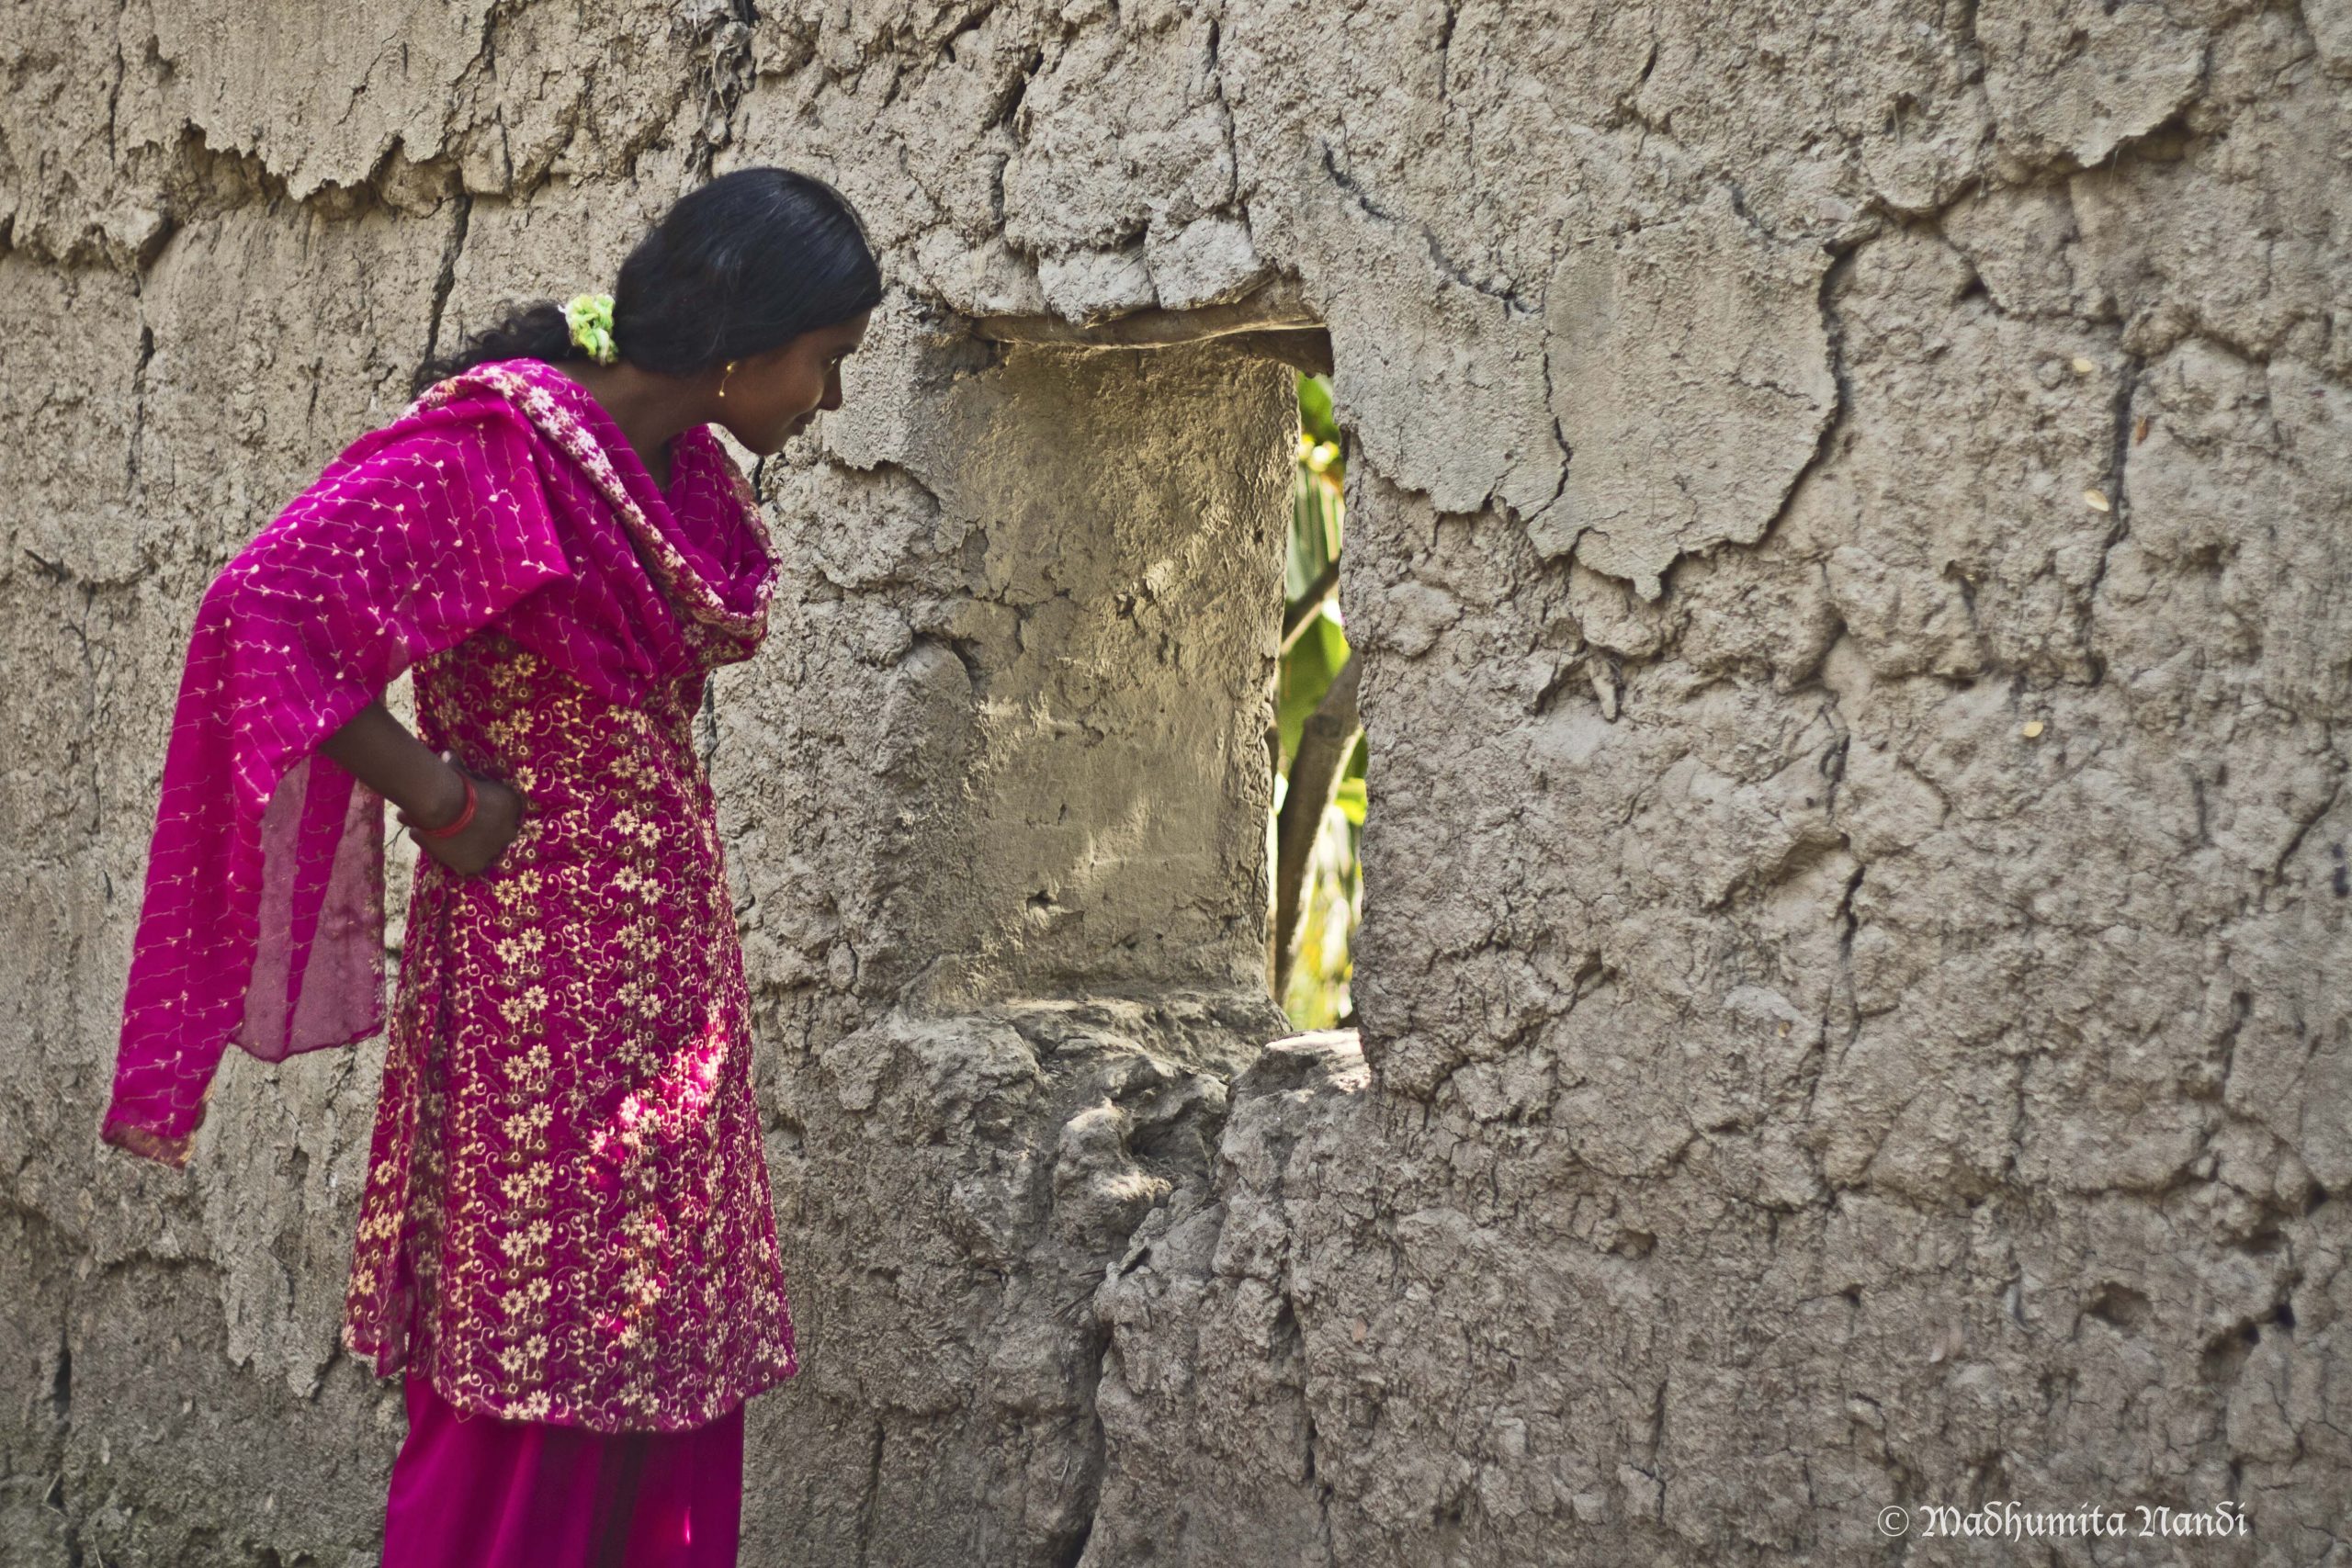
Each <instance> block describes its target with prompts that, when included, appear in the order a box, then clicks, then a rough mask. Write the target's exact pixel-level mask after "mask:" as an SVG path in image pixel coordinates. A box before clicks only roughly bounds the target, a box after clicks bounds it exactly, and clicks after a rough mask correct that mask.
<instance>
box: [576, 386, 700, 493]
mask: <svg viewBox="0 0 2352 1568" xmlns="http://www.w3.org/2000/svg"><path fill="white" fill-rule="evenodd" d="M555 368H556V369H558V370H560V371H561V372H563V374H565V375H566V376H569V377H571V378H572V379H573V380H574V381H577V382H579V383H580V385H581V386H582V387H583V388H585V389H587V392H588V395H589V396H590V397H592V398H594V399H595V400H596V404H597V406H598V407H600V408H602V409H603V410H604V411H605V412H606V413H607V414H609V415H611V416H612V421H613V423H615V424H617V425H619V426H620V427H621V434H623V435H625V436H627V437H628V444H629V446H630V448H631V449H632V450H634V451H635V452H636V453H637V457H638V461H639V462H640V463H642V464H644V465H645V471H646V472H647V473H649V474H650V475H652V476H653V482H654V484H655V485H656V486H657V487H659V488H661V489H662V490H667V489H669V488H670V440H671V437H673V436H674V435H676V434H678V433H679V432H680V431H682V430H684V429H687V428H688V427H689V426H692V425H695V424H699V423H703V422H702V421H700V420H699V419H697V418H695V407H694V397H693V394H692V393H690V392H688V391H687V390H686V389H684V388H683V387H682V386H681V385H680V384H679V382H678V380H677V378H675V377H673V376H657V375H655V374H654V373H653V372H651V371H650V370H640V369H639V368H638V367H636V366H634V365H629V364H620V365H597V364H594V363H592V362H582V361H577V360H565V361H562V362H561V363H560V364H558V365H557V366H556V367H555Z"/></svg>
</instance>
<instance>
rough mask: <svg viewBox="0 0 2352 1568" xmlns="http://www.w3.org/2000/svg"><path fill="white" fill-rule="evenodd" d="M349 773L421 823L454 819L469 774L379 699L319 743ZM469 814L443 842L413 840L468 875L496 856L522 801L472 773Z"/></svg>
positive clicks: (514, 826)
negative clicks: (472, 798) (462, 828)
mask: <svg viewBox="0 0 2352 1568" xmlns="http://www.w3.org/2000/svg"><path fill="white" fill-rule="evenodd" d="M319 750H322V751H323V752H325V753H326V754H327V755H328V756H329V757H331V758H333V759H334V761H336V762H338V763H340V764H342V766H343V768H344V770H345V772H346V773H350V774H351V776H352V777H353V778H356V779H357V780H358V781H359V782H360V783H361V784H366V785H367V786H368V788H369V789H372V790H374V791H375V792H376V793H377V794H378V795H382V796H383V797H384V798H385V799H387V800H389V801H390V802H391V803H392V804H393V805H395V806H397V807H400V808H401V812H402V813H403V814H404V815H405V816H406V817H407V818H408V819H409V820H410V821H411V822H412V823H413V824H414V825H415V826H417V827H420V828H438V827H442V826H444V825H445V824H447V823H450V822H454V821H456V820H457V819H458V813H460V812H462V811H463V810H464V809H465V805H466V775H465V774H464V773H462V772H460V771H459V770H458V768H456V767H454V766H452V765H451V764H450V763H448V762H446V761H442V760H441V758H440V756H439V755H438V754H437V753H436V752H435V750H433V748H431V747H430V746H427V745H426V744H425V743H424V741H422V740H419V739H417V738H416V737H415V736H413V735H412V734H410V733H409V731H408V727H407V726H405V725H403V724H401V721H400V720H399V719H397V718H394V717H393V716H392V715H391V711H390V709H388V708H386V707H385V706H384V704H383V700H382V699H381V698H378V699H377V700H375V701H373V702H371V703H369V704H368V705H367V706H366V707H364V708H361V709H360V710H359V712H358V714H357V716H355V717H354V718H353V719H352V720H351V722H350V723H348V724H346V725H345V726H344V727H343V728H341V729H338V730H336V731H335V732H334V734H333V735H330V736H328V737H327V738H326V739H325V740H324V741H323V742H322V743H321V744H320V747H319ZM474 791H475V796H476V800H475V805H474V819H473V820H472V821H471V822H469V823H468V824H466V829H465V831H463V832H461V833H458V834H457V835H456V836H454V837H452V838H447V839H428V838H425V837H424V836H423V835H421V834H420V835H419V836H418V837H417V840H416V841H417V842H418V843H419V844H421V845H423V846H424V852H426V853H427V854H429V855H431V856H432V857H433V858H434V859H435V860H437V861H439V862H440V863H442V864H444V865H446V866H448V867H449V868H450V869H452V870H454V871H461V872H464V873H466V874H469V875H470V874H473V873H475V872H478V871H481V870H482V869H483V868H484V867H486V866H488V865H490V864H491V863H492V862H493V861H495V860H497V859H498V856H499V853H500V852H501V851H503V850H504V849H505V848H506V845H507V843H508V841H509V840H512V839H513V838H514V837H515V829H517V828H518V827H520V826H521V824H522V820H523V798H522V796H520V795H516V794H515V792H514V791H513V790H512V789H510V788H508V787H507V786H506V785H504V784H500V783H499V782H498V781H497V780H495V779H486V778H483V777H481V775H480V774H476V775H474Z"/></svg>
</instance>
